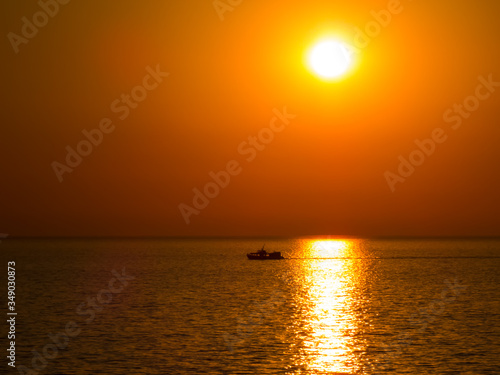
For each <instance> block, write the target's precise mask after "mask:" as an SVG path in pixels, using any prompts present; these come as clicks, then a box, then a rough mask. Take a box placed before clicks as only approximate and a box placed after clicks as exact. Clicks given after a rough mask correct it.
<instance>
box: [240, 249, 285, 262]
mask: <svg viewBox="0 0 500 375" xmlns="http://www.w3.org/2000/svg"><path fill="white" fill-rule="evenodd" d="M264 246H265V245H264ZM264 246H262V249H260V250H259V251H257V252H255V253H248V254H247V257H248V259H251V260H267V259H285V258H284V257H283V256H282V255H281V253H280V252H279V251H273V252H272V253H268V252H267V251H266V250H264Z"/></svg>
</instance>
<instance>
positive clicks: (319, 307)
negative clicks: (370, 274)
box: [301, 239, 359, 374]
mask: <svg viewBox="0 0 500 375" xmlns="http://www.w3.org/2000/svg"><path fill="white" fill-rule="evenodd" d="M355 245H356V243H355V241H354V240H330V239H328V240H307V241H305V242H304V246H303V254H304V257H306V258H315V259H314V260H308V261H303V262H302V263H301V268H302V269H301V272H302V275H303V285H302V286H303V288H304V290H305V293H304V294H303V295H302V299H303V301H302V303H303V304H304V305H305V306H306V308H305V309H304V315H303V318H305V326H306V327H305V328H306V331H307V333H308V334H307V335H306V337H305V338H304V340H303V343H302V345H303V354H304V355H303V357H302V358H301V362H302V363H301V365H302V368H304V366H305V367H306V368H307V370H308V371H309V373H318V374H320V373H321V374H322V373H329V374H331V373H339V374H352V373H355V372H357V371H358V370H359V366H358V363H357V359H356V354H355V351H356V343H355V342H354V339H353V337H354V336H355V335H356V332H357V331H358V325H357V324H358V321H357V318H356V316H355V314H354V309H355V302H356V301H355V292H354V289H355V287H356V285H355V282H356V275H355V272H356V271H355V267H354V266H353V262H355V260H352V259H345V258H351V257H355V254H354V252H355V249H356V246H355ZM318 258H320V259H318ZM321 258H322V259H321ZM325 258H330V259H325Z"/></svg>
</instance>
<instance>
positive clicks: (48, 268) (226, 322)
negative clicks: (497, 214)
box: [0, 239, 500, 375]
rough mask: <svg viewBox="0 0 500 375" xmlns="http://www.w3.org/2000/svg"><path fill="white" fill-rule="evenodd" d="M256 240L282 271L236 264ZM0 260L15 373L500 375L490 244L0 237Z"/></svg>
mask: <svg viewBox="0 0 500 375" xmlns="http://www.w3.org/2000/svg"><path fill="white" fill-rule="evenodd" d="M264 242H265V243H266V248H267V249H269V250H270V251H271V250H276V251H281V252H282V253H283V255H284V256H285V257H287V258H292V259H285V260H279V261H249V260H247V259H246V256H245V254H246V253H247V252H250V251H253V250H257V249H259V248H260V247H261V246H262V245H263V243H264ZM0 258H1V261H2V264H3V265H4V266H3V267H2V268H3V269H4V272H5V276H2V280H4V283H6V278H7V275H6V272H7V261H15V263H16V286H17V289H16V312H17V313H18V315H17V316H16V366H17V369H20V367H19V366H26V369H25V370H24V371H25V372H22V371H21V372H20V373H28V372H27V371H28V369H34V370H36V372H32V374H35V373H39V374H419V375H420V374H500V291H499V286H500V240H480V239H478V240H435V239H428V240H407V239H406V240H396V239H392V240H365V239H345V240H342V239H324V240H313V239H287V240H278V239H274V240H269V239H266V240H260V239H251V240H245V239H223V240H214V239H210V240H157V239H151V240H130V239H123V240H115V239H113V240H102V239H99V240H97V239H96V240H9V239H7V240H3V242H2V243H1V244H0ZM0 290H3V291H4V292H2V297H1V300H2V301H3V302H2V314H3V316H4V318H5V317H6V312H7V311H6V303H5V301H6V286H5V287H2V288H0ZM2 320H4V321H5V319H2ZM7 329H8V327H7V325H6V323H3V325H2V332H3V333H2V341H1V342H2V344H3V346H4V347H5V348H2V349H3V350H4V353H6V352H7V351H6V349H8V345H7V340H6V338H5V337H6V334H7ZM3 358H4V359H3V360H2V361H3V363H2V364H1V371H4V370H7V371H6V372H5V373H13V374H14V373H19V372H18V371H16V370H14V369H11V368H10V367H8V366H7V362H8V360H7V359H6V358H5V356H4V357H3ZM21 369H23V368H22V367H21Z"/></svg>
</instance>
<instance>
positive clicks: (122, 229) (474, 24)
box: [0, 0, 500, 236]
mask: <svg viewBox="0 0 500 375" xmlns="http://www.w3.org/2000/svg"><path fill="white" fill-rule="evenodd" d="M63 3H64V4H63ZM224 3H225V4H228V2H224V1H221V2H216V3H215V5H216V7H214V2H212V1H199V0H184V1H177V2H173V1H143V2H137V1H120V2H119V3H118V2H116V1H110V0H104V1H103V0H99V1H97V0H93V1H69V2H67V4H66V2H65V1H62V0H61V3H55V2H54V1H50V0H49V1H42V2H41V4H45V5H44V6H43V7H44V8H45V9H46V10H45V11H43V10H42V7H41V5H40V4H38V3H37V2H23V3H22V4H19V2H18V1H14V0H6V1H2V4H1V5H0V9H1V12H0V13H1V15H0V17H1V19H2V23H1V25H2V26H1V27H2V32H3V33H2V35H4V43H3V45H2V47H1V48H2V76H3V77H2V83H3V84H2V88H1V89H2V91H3V93H2V126H1V135H0V152H1V155H2V163H1V164H0V173H1V175H2V184H1V192H2V195H1V196H2V203H1V208H2V209H1V212H2V214H1V219H0V220H1V222H0V232H3V233H9V234H10V235H11V236H16V235H18V236H22V235H47V236H48V235H62V236H64V235H82V236H85V235H131V236H134V235H158V236H161V235H303V234H332V235H333V234H339V235H500V231H499V226H498V213H499V209H500V199H499V198H498V191H500V178H499V177H498V165H499V161H500V148H499V147H498V141H499V136H500V130H499V126H498V119H499V115H500V106H499V100H500V87H498V86H496V84H495V83H496V82H500V50H499V47H498V46H499V43H498V42H499V38H500V37H499V36H500V24H499V23H498V14H500V13H499V12H500V3H496V2H481V3H467V2H462V3H457V2H456V1H451V0H445V1H440V2H438V3H436V2H429V1H401V2H398V1H395V0H391V1H358V2H351V1H330V0H329V1H319V0H311V1H308V2H289V1H272V2H270V1H264V0H256V1H242V2H241V3H240V4H239V5H232V6H229V5H226V6H224V5H223V4H224ZM234 3H236V2H233V4H234ZM54 4H57V5H54ZM40 12H45V13H44V14H48V13H52V16H51V15H50V14H49V15H47V16H44V15H43V14H40ZM23 17H26V18H25V19H24V18H23ZM26 20H27V21H28V24H27V23H26ZM31 23H34V24H33V25H29V24H31ZM35 24H38V25H40V26H39V27H38V26H36V25H35ZM33 28H35V29H36V30H34V29H33ZM360 30H361V31H360ZM14 34H15V36H14ZM324 36H334V37H335V38H337V39H339V40H341V41H343V42H344V43H348V44H349V45H350V46H351V47H353V50H352V51H351V53H352V58H353V62H354V66H353V67H352V69H350V71H349V72H348V74H347V75H346V76H344V77H342V79H340V80H335V81H331V82H328V81H325V80H321V79H319V78H318V77H316V76H315V75H314V74H312V73H311V71H310V69H308V67H307V64H306V60H307V57H306V53H307V51H308V50H310V48H311V47H312V46H313V44H314V43H315V41H317V40H318V39H319V38H322V37H324ZM284 113H285V114H284ZM286 113H288V115H286ZM287 116H288V117H287ZM95 129H99V130H98V131H95ZM265 129H267V130H265ZM101 135H102V137H101ZM254 137H255V138H254ZM427 139H432V144H434V146H432V144H431V143H429V142H427V143H426V141H425V140H427ZM82 140H83V141H85V140H87V141H88V142H87V143H85V144H82V145H80V148H79V152H80V153H83V154H85V156H81V160H79V157H78V156H76V155H73V156H69V159H68V160H69V163H70V164H71V163H72V164H73V166H74V167H71V166H70V165H69V164H68V160H66V158H67V154H68V149H67V147H70V148H72V149H73V150H76V149H77V148H78V145H79V144H80V143H81V142H82ZM90 142H94V144H91V143H90ZM89 145H90V146H91V149H90V148H89ZM418 145H421V146H418ZM401 158H402V159H401ZM403 159H404V160H406V161H408V160H410V159H411V160H412V161H413V162H414V164H417V166H411V165H406V166H404V165H403V166H402V165H401V164H405V162H404V161H401V160H403ZM54 162H56V163H59V164H57V167H55V164H54ZM420 164H421V165H420ZM64 166H65V167H64ZM55 168H58V170H59V177H62V182H61V178H59V177H58V174H57V172H56V171H55ZM61 168H62V169H61ZM65 168H66V169H65ZM69 169H71V170H72V171H71V172H68V170H69ZM61 171H64V173H63V172H61ZM220 171H226V172H224V173H222V174H221V173H219V172H220ZM211 172H213V173H212V174H210V173H211ZM213 176H216V177H215V178H216V179H217V178H218V180H217V181H218V185H217V181H216V180H215V179H214V177H213ZM217 176H218V177H217ZM227 176H229V177H230V179H229V180H227ZM210 183H211V185H210V187H208V190H207V192H208V193H206V194H205V195H207V194H208V195H211V196H213V198H207V197H205V199H202V198H198V201H197V202H196V203H194V202H193V198H194V199H196V190H193V189H198V190H199V191H200V192H202V193H203V192H204V191H205V190H204V189H205V188H206V186H207V184H210ZM214 184H215V185H214ZM206 201H208V204H206ZM180 205H181V206H180ZM182 205H183V206H182ZM196 206H198V207H196ZM205 206H206V207H205ZM183 210H184V211H183ZM186 210H187V211H186ZM183 212H184V214H183ZM186 212H188V214H186ZM186 218H187V220H186ZM187 221H189V223H187Z"/></svg>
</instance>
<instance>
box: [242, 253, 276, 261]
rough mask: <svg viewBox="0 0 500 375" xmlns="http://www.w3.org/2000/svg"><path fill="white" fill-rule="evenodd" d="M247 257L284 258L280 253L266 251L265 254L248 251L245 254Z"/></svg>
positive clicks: (261, 258)
mask: <svg viewBox="0 0 500 375" xmlns="http://www.w3.org/2000/svg"><path fill="white" fill-rule="evenodd" d="M247 258H248V259H250V260H277V259H285V258H284V257H283V256H282V255H281V253H267V254H256V253H250V254H247Z"/></svg>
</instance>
